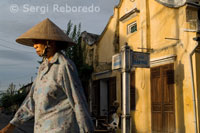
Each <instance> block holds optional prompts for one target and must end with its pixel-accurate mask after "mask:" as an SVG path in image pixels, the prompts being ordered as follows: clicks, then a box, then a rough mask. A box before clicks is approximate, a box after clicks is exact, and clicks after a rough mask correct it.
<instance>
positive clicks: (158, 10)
mask: <svg viewBox="0 0 200 133" xmlns="http://www.w3.org/2000/svg"><path fill="white" fill-rule="evenodd" d="M199 4H200V3H199V1H198V0H185V1H184V0H121V1H120V2H119V4H118V5H117V6H116V7H115V8H114V14H113V16H111V18H110V20H109V22H108V24H107V26H106V27H105V29H104V31H103V32H102V34H101V35H100V36H99V38H98V40H97V41H96V42H94V44H93V45H94V46H95V50H94V51H93V54H92V56H93V57H94V58H95V59H93V61H94V62H95V63H94V64H93V67H94V73H93V76H92V84H91V91H90V92H91V93H90V96H91V103H90V109H91V112H93V114H94V115H95V116H98V117H100V118H103V117H104V118H107V119H108V120H109V117H110V116H109V115H108V114H109V111H110V109H111V106H112V103H113V102H114V101H118V102H119V103H120V105H121V103H122V76H121V70H120V69H119V70H112V69H111V64H112V56H113V55H115V54H116V53H119V52H120V49H121V47H122V46H123V45H124V44H125V43H126V42H127V43H128V45H129V46H130V47H131V49H132V50H133V51H138V52H145V53H146V52H148V53H150V68H132V69H131V74H130V75H131V76H130V79H131V82H130V89H131V90H130V96H131V101H130V103H131V121H132V122H131V128H132V132H144V133H147V132H148V133H149V132H177V133H184V132H186V133H193V132H199V128H200V103H199V96H200V90H199V89H200V69H199V68H200V63H199V62H200V51H199V49H200V48H199V31H200V24H199V19H200V5H199ZM121 110H122V107H121V106H120V107H119V108H118V114H121ZM118 131H119V132H120V129H119V130H118Z"/></svg>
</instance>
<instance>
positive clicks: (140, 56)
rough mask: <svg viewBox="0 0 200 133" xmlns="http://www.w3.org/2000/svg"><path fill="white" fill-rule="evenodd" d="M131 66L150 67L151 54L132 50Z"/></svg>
mask: <svg viewBox="0 0 200 133" xmlns="http://www.w3.org/2000/svg"><path fill="white" fill-rule="evenodd" d="M131 67H139V68H149V67H150V54H149V53H143V52H135V51H131Z"/></svg>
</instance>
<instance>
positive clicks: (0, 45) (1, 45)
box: [0, 43, 35, 53]
mask: <svg viewBox="0 0 200 133" xmlns="http://www.w3.org/2000/svg"><path fill="white" fill-rule="evenodd" d="M0 47H4V48H8V49H11V50H15V51H16V50H17V51H23V52H26V53H35V52H30V51H25V50H21V49H15V48H12V47H8V46H5V45H3V44H1V43H0Z"/></svg>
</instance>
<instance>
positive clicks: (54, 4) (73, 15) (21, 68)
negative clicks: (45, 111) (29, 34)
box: [0, 0, 119, 90]
mask: <svg viewBox="0 0 200 133" xmlns="http://www.w3.org/2000/svg"><path fill="white" fill-rule="evenodd" d="M118 1H119V0H56V1H55V0H42V1H41V0H1V1H0V18H1V19H0V90H5V89H7V88H8V85H9V84H10V83H11V82H13V83H14V84H15V85H17V88H19V84H21V85H23V84H27V83H29V82H31V77H33V79H34V78H35V76H36V73H37V69H36V68H37V67H38V65H39V64H38V63H37V61H38V60H41V59H40V58H39V57H38V56H37V55H36V53H35V51H34V49H33V48H31V47H27V46H23V45H20V44H17V43H16V42H15V39H16V38H17V37H18V36H20V35H21V34H22V33H24V32H26V31H27V30H28V29H29V28H31V27H33V26H34V25H35V24H37V23H39V22H40V21H42V20H44V19H45V18H47V17H48V18H50V19H51V20H52V21H53V22H54V23H55V24H57V25H58V26H59V27H60V28H61V29H63V30H66V28H67V23H68V21H69V20H71V21H72V23H73V24H79V23H81V25H82V31H85V30H86V31H88V32H91V33H96V34H101V32H102V31H103V29H104V28H105V26H106V24H107V22H108V20H109V18H110V16H111V15H113V8H114V6H115V5H117V4H118Z"/></svg>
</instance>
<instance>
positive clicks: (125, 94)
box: [121, 44, 131, 133]
mask: <svg viewBox="0 0 200 133" xmlns="http://www.w3.org/2000/svg"><path fill="white" fill-rule="evenodd" d="M121 55H122V77H123V80H122V99H123V100H122V109H123V111H122V133H130V132H131V122H130V121H131V119H130V68H131V67H130V47H129V46H128V44H125V45H124V46H123V47H122V49H121Z"/></svg>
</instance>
